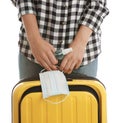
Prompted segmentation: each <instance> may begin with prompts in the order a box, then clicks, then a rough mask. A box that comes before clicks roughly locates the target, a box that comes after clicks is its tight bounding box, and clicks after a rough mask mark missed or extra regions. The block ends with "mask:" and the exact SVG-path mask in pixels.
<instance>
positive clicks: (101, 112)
mask: <svg viewBox="0 0 120 123" xmlns="http://www.w3.org/2000/svg"><path fill="white" fill-rule="evenodd" d="M68 78H69V77H68ZM71 78H72V79H71ZM71 78H70V79H69V80H68V84H69V89H70V95H69V96H68V97H67V98H66V100H65V101H64V102H61V103H59V104H51V103H49V102H47V101H45V100H44V99H43V98H42V93H41V86H40V81H39V79H38V80H36V79H29V80H24V81H22V82H20V83H18V84H17V85H16V86H15V87H14V88H13V91H12V123H107V111H106V90H105V87H104V85H103V84H102V83H100V82H99V80H97V79H95V78H92V77H86V76H83V77H82V76H79V75H75V76H74V75H73V76H72V77H71ZM57 98H60V97H56V100H57Z"/></svg>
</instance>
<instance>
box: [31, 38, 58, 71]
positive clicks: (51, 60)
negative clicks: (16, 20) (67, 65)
mask: <svg viewBox="0 0 120 123" xmlns="http://www.w3.org/2000/svg"><path fill="white" fill-rule="evenodd" d="M30 47H31V51H32V54H33V56H34V57H35V59H36V60H37V62H38V63H39V64H40V65H41V66H42V67H44V68H45V69H46V70H56V69H57V67H56V64H57V63H58V61H57V59H56V58H55V56H54V52H55V49H54V47H53V46H52V45H51V44H49V43H48V42H47V41H45V40H43V39H40V40H39V41H33V42H32V41H30Z"/></svg>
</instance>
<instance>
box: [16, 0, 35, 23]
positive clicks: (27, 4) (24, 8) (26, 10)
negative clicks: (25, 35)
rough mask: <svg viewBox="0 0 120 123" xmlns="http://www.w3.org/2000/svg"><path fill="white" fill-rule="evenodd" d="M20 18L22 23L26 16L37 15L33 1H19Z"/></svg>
mask: <svg viewBox="0 0 120 123" xmlns="http://www.w3.org/2000/svg"><path fill="white" fill-rule="evenodd" d="M17 8H18V18H19V20H20V21H21V17H22V16H23V15H25V14H34V15H36V10H35V4H34V2H33V0H18V3H17Z"/></svg>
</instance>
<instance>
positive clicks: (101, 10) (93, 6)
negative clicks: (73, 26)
mask: <svg viewBox="0 0 120 123" xmlns="http://www.w3.org/2000/svg"><path fill="white" fill-rule="evenodd" d="M108 14H109V10H108V9H107V8H106V7H105V3H102V2H99V1H98V2H97V1H95V0H94V1H92V2H90V3H89V4H88V6H87V7H86V9H85V10H84V12H83V14H82V16H81V18H80V21H79V23H80V24H82V25H85V26H87V27H89V28H90V29H92V30H93V31H94V32H96V31H97V30H98V29H99V28H100V25H101V23H102V22H103V19H104V18H105V16H106V15H108Z"/></svg>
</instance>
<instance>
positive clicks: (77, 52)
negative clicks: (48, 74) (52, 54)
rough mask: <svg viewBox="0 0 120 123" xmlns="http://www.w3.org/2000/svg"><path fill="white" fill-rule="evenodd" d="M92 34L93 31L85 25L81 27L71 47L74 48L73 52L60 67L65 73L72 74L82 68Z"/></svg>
mask: <svg viewBox="0 0 120 123" xmlns="http://www.w3.org/2000/svg"><path fill="white" fill-rule="evenodd" d="M91 33H92V30H91V29H90V28H88V27H86V26H84V25H81V26H80V29H79V31H78V33H77V34H76V36H75V39H74V40H73V42H72V43H71V44H70V46H69V47H72V49H73V51H72V52H70V53H69V54H67V55H66V56H65V57H64V59H63V61H62V63H61V65H60V69H61V70H62V71H63V72H65V73H68V74H70V73H71V72H72V71H73V69H77V68H79V67H80V65H81V63H82V60H83V56H84V52H85V48H86V45H87V42H88V39H89V37H90V35H91Z"/></svg>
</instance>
